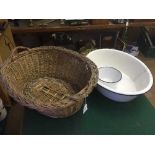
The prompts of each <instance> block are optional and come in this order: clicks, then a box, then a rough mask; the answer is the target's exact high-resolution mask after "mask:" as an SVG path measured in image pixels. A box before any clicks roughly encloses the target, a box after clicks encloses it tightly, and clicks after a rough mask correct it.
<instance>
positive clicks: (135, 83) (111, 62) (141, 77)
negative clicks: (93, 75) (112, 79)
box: [87, 49, 153, 95]
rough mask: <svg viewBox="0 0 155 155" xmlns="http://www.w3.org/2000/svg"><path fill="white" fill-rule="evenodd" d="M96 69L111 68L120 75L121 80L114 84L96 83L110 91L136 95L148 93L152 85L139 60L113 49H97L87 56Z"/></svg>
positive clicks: (149, 74) (151, 79) (150, 75)
mask: <svg viewBox="0 0 155 155" xmlns="http://www.w3.org/2000/svg"><path fill="white" fill-rule="evenodd" d="M87 57H88V58H90V59H91V60H92V61H93V62H94V63H95V64H96V65H97V67H98V68H100V67H107V66H111V67H114V68H116V69H117V70H119V71H120V72H121V73H122V79H121V80H120V81H119V82H116V83H106V82H103V81H100V80H99V81H98V84H99V85H100V86H102V87H105V88H107V89H109V90H111V91H114V92H117V93H120V94H128V95H136V94H141V93H145V92H146V91H148V90H149V89H150V88H151V86H152V83H153V78H152V74H151V72H150V70H149V69H148V68H147V66H146V65H145V64H144V63H143V62H141V61H140V60H139V59H137V58H135V57H133V56H131V55H129V54H127V53H124V52H122V51H118V50H114V49H99V50H95V51H92V52H91V53H89V54H88V55H87Z"/></svg>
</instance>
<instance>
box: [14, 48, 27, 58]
mask: <svg viewBox="0 0 155 155" xmlns="http://www.w3.org/2000/svg"><path fill="white" fill-rule="evenodd" d="M19 50H20V52H21V51H23V50H28V51H29V50H30V48H28V47H24V46H17V47H15V48H14V49H13V50H12V54H11V57H14V56H15V55H17V54H18V52H19Z"/></svg>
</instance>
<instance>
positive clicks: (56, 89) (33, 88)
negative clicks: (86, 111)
mask: <svg viewBox="0 0 155 155" xmlns="http://www.w3.org/2000/svg"><path fill="white" fill-rule="evenodd" d="M19 50H20V51H21V50H22V52H20V53H18V52H19ZM0 73H1V80H2V83H3V85H4V86H5V88H6V89H7V91H8V93H9V95H10V96H12V97H13V98H14V99H15V100H16V101H17V102H18V103H20V104H22V105H24V106H26V107H29V108H32V109H36V110H37V111H39V112H41V113H42V114H44V115H47V116H50V117H54V118H63V117H68V116H71V115H73V114H74V113H76V112H77V111H78V110H79V109H80V108H81V106H82V103H83V100H84V98H85V97H87V96H88V95H89V94H90V92H91V91H92V90H93V88H94V87H95V85H96V84H97V80H98V70H97V67H96V66H95V64H94V63H93V62H92V61H90V60H89V59H88V58H86V57H84V56H81V55H80V54H78V53H76V52H74V51H71V50H68V49H64V48H60V47H54V46H49V47H38V48H32V49H29V48H26V47H16V48H15V49H14V50H13V52H12V55H11V56H10V57H9V58H8V60H7V61H6V62H5V63H4V64H3V66H2V67H1V70H0Z"/></svg>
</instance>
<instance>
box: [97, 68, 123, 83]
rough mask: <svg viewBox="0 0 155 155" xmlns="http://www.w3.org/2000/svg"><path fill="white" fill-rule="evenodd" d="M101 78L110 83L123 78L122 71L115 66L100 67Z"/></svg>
mask: <svg viewBox="0 0 155 155" xmlns="http://www.w3.org/2000/svg"><path fill="white" fill-rule="evenodd" d="M98 70H99V80H101V81H103V82H108V83H114V82H118V81H120V80H121V78H122V73H121V72H120V71H119V70H117V69H115V68H113V67H100V68H98Z"/></svg>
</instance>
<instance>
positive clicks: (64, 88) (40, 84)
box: [23, 77, 75, 107]
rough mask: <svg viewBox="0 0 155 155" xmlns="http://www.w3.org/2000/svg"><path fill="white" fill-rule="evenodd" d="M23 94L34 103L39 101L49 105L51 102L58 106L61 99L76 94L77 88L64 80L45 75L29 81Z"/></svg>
mask: <svg viewBox="0 0 155 155" xmlns="http://www.w3.org/2000/svg"><path fill="white" fill-rule="evenodd" d="M23 94H24V95H26V96H27V98H29V99H30V100H31V101H33V102H34V103H35V102H36V101H37V103H38V104H39V103H40V104H41V105H43V104H44V105H45V106H48V104H51V105H53V106H57V107H58V106H59V104H60V102H59V101H60V100H62V99H63V98H64V97H65V96H68V95H73V94H75V90H74V89H73V87H72V86H71V85H70V84H69V83H67V82H65V81H63V80H60V79H56V78H51V77H50V78H49V77H44V78H39V79H36V80H34V81H31V82H29V83H28V84H27V85H26V87H25V89H24V90H23ZM62 104H67V103H62ZM61 106H62V105H61Z"/></svg>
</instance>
